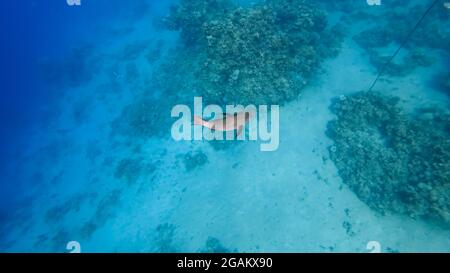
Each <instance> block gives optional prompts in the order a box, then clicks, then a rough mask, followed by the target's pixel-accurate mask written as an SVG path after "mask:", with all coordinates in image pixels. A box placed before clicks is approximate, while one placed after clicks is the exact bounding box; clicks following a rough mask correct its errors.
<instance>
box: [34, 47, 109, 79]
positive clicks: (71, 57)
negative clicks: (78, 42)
mask: <svg viewBox="0 0 450 273" xmlns="http://www.w3.org/2000/svg"><path fill="white" fill-rule="evenodd" d="M92 51H93V48H92V47H91V46H83V47H77V48H73V49H72V50H71V52H70V53H69V54H68V56H66V57H65V58H64V59H62V60H58V59H50V58H48V59H42V60H40V68H41V75H42V78H43V79H44V81H45V82H46V83H47V84H49V85H50V86H52V87H56V88H61V87H78V86H80V85H82V84H84V83H86V82H88V81H90V80H91V79H92V77H93V76H94V75H95V74H96V72H97V71H98V70H99V67H100V63H101V60H99V59H98V58H97V57H93V56H92V55H91V52H92Z"/></svg>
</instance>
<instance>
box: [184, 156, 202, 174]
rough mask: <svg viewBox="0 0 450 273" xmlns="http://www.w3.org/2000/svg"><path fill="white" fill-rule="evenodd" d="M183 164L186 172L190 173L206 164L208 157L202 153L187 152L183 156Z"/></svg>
mask: <svg viewBox="0 0 450 273" xmlns="http://www.w3.org/2000/svg"><path fill="white" fill-rule="evenodd" d="M183 163H184V167H185V168H186V171H187V172H190V171H192V170H194V169H197V168H200V167H201V166H203V165H205V164H206V163H208V157H207V156H206V154H205V153H204V152H202V151H196V152H189V153H186V154H184V155H183Z"/></svg>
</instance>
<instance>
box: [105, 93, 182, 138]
mask: <svg viewBox="0 0 450 273" xmlns="http://www.w3.org/2000/svg"><path fill="white" fill-rule="evenodd" d="M173 105H175V104H173ZM173 105H172V104H171V99H170V98H169V97H166V98H165V99H160V100H157V99H154V98H148V97H145V96H144V97H138V98H136V99H135V101H134V102H133V103H131V104H130V105H128V106H127V107H125V108H124V109H123V111H122V113H121V115H120V116H119V117H118V118H117V119H116V120H114V121H113V122H112V124H111V126H112V133H119V134H123V135H127V136H133V137H139V138H149V137H163V136H164V135H167V136H169V135H170V134H169V133H170V130H169V128H170V126H171V125H172V120H171V117H170V111H171V109H172V107H173Z"/></svg>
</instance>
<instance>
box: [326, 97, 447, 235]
mask: <svg viewBox="0 0 450 273" xmlns="http://www.w3.org/2000/svg"><path fill="white" fill-rule="evenodd" d="M331 109H332V111H333V112H334V113H335V114H336V115H337V119H336V120H333V121H330V122H329V124H328V130H327V135H328V136H329V137H330V138H331V139H332V140H333V141H334V145H333V147H334V148H333V149H331V148H330V151H329V152H330V157H331V159H332V160H333V162H334V163H335V165H336V167H337V168H338V170H339V174H340V176H341V178H342V180H343V182H344V183H346V184H347V185H348V186H349V187H350V189H351V190H353V191H354V192H355V193H356V194H357V196H358V197H359V198H360V199H361V200H362V201H363V202H365V203H366V204H367V205H368V206H369V207H370V208H372V209H374V210H376V211H378V212H380V213H387V212H395V213H402V214H406V215H409V216H411V217H414V218H416V217H421V218H424V219H431V220H434V221H435V222H437V223H441V224H443V225H447V226H448V225H450V180H449V177H450V115H449V114H448V113H443V112H441V111H439V110H437V109H424V110H420V109H418V110H416V111H415V112H414V113H413V114H410V115H407V114H405V113H404V111H403V109H402V108H401V107H400V106H398V99H397V98H394V97H388V96H383V95H381V94H378V93H374V92H372V93H366V92H360V93H356V94H354V95H351V96H346V97H345V99H336V100H335V101H334V102H333V104H332V107H331Z"/></svg>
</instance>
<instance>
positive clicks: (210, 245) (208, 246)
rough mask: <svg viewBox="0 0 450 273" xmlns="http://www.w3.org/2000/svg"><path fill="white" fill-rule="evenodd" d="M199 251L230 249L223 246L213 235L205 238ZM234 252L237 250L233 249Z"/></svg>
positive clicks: (225, 250)
mask: <svg viewBox="0 0 450 273" xmlns="http://www.w3.org/2000/svg"><path fill="white" fill-rule="evenodd" d="M200 252H201V253H230V252H231V251H230V250H229V249H228V248H226V247H224V246H223V245H222V244H221V243H220V241H219V239H217V238H215V237H208V239H207V240H206V243H205V247H204V248H203V249H202V250H200ZM234 252H237V250H235V251H234Z"/></svg>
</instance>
